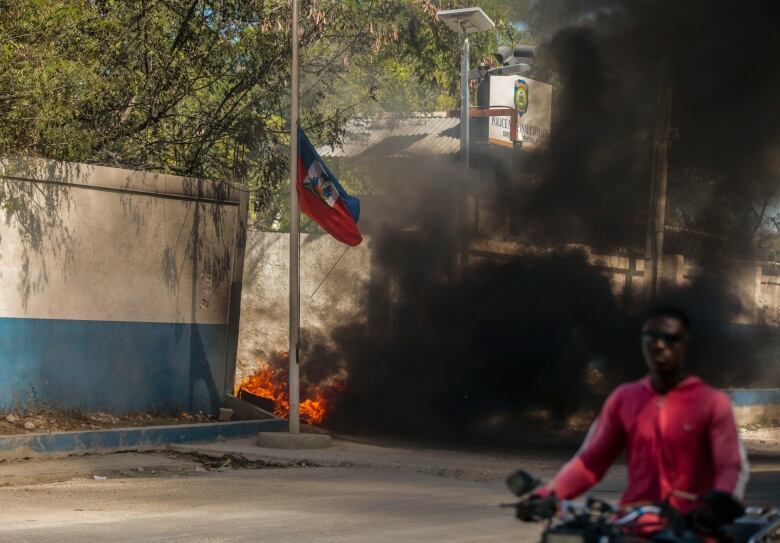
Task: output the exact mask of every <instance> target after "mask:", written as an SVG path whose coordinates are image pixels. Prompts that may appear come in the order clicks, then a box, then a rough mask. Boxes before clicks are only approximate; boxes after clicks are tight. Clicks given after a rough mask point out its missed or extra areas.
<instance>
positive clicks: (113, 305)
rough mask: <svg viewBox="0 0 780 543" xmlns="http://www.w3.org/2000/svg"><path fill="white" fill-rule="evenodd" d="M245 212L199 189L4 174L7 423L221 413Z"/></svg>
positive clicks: (0, 308)
mask: <svg viewBox="0 0 780 543" xmlns="http://www.w3.org/2000/svg"><path fill="white" fill-rule="evenodd" d="M247 201H248V200H247V195H246V193H245V192H244V191H242V190H240V189H239V188H237V187H234V186H231V185H227V184H224V183H218V182H210V181H205V180H200V179H192V178H182V177H176V176H169V175H161V174H153V173H147V172H134V171H129V170H121V169H115V168H105V167H99V166H92V165H85V164H70V163H58V162H52V161H43V160H31V159H9V160H5V161H2V162H0V205H2V209H0V217H1V218H2V220H0V410H7V409H11V408H14V407H16V406H19V405H24V404H26V403H29V402H31V401H39V402H40V401H42V402H45V403H47V404H49V405H53V406H57V407H70V408H83V409H99V410H105V411H111V412H128V411H147V410H169V409H184V410H198V411H212V412H213V411H215V410H217V409H218V408H219V406H220V405H222V402H223V400H224V395H225V392H226V391H229V390H231V389H232V385H233V376H234V371H235V352H236V346H237V334H238V317H239V312H240V297H241V277H242V270H243V246H244V240H245V235H246V234H245V232H246V207H247Z"/></svg>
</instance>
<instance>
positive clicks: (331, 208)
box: [298, 128, 363, 245]
mask: <svg viewBox="0 0 780 543" xmlns="http://www.w3.org/2000/svg"><path fill="white" fill-rule="evenodd" d="M298 199H299V201H300V206H301V211H303V212H304V213H306V215H308V216H309V217H311V219H312V220H313V221H314V222H316V223H317V224H319V225H320V226H321V227H322V228H323V229H324V230H325V231H326V232H328V233H329V234H330V235H331V236H333V237H334V238H336V239H337V240H339V241H340V242H342V243H346V244H347V245H358V244H359V243H360V242H361V241H363V236H361V235H360V230H358V225H357V223H358V220H359V219H360V200H358V199H357V198H355V197H354V196H350V195H349V194H347V191H345V190H344V188H343V187H342V186H341V185H340V184H339V182H338V180H337V179H336V176H335V175H333V173H331V171H330V170H329V169H328V167H327V166H326V165H325V162H323V161H322V158H320V155H319V154H318V153H317V151H316V150H315V149H314V146H313V145H312V144H311V142H310V141H309V138H307V137H306V134H304V133H303V130H302V129H300V128H299V129H298Z"/></svg>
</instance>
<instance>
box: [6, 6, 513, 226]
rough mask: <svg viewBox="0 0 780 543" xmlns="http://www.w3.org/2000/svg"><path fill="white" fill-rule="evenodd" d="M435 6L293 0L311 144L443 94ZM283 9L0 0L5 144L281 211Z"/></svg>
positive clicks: (452, 66) (448, 61)
mask: <svg viewBox="0 0 780 543" xmlns="http://www.w3.org/2000/svg"><path fill="white" fill-rule="evenodd" d="M440 4H441V5H440V6H438V8H442V7H453V6H459V5H460V4H462V2H441V3H440ZM438 8H437V7H436V6H434V3H433V2H431V1H430V0H391V1H379V0H303V1H302V2H301V29H300V36H301V45H302V59H301V65H302V72H303V74H302V81H303V88H302V106H303V108H302V124H303V126H304V127H305V128H306V129H307V130H308V131H309V132H310V133H311V135H312V137H313V138H314V139H315V140H316V141H320V142H324V143H330V144H337V143H338V142H339V141H340V139H341V137H342V136H343V125H344V122H345V119H346V118H347V117H348V116H349V115H353V114H356V113H360V112H370V111H371V104H376V103H379V101H383V102H384V103H385V104H387V103H390V101H391V99H390V96H399V97H400V98H399V99H397V100H396V103H395V104H394V105H393V106H391V109H394V108H399V109H400V108H403V107H404V106H410V107H413V108H423V107H424V106H425V105H426V102H431V103H435V105H436V106H441V105H447V104H448V103H450V102H448V100H447V98H445V96H447V95H449V94H454V93H453V89H455V88H456V87H455V86H456V82H457V73H458V63H457V56H458V51H459V49H458V40H457V36H455V35H454V34H453V33H451V32H449V31H448V30H447V29H446V28H443V25H441V24H440V23H438V22H437V21H436V20H435V12H436V9H438ZM289 20H290V2H289V1H287V0H139V1H137V2H120V1H116V0H0V40H1V41H2V44H3V45H2V47H0V114H2V116H3V119H4V121H5V122H4V123H3V125H2V126H1V127H0V152H2V153H3V154H21V155H37V156H44V157H48V158H53V159H60V160H71V161H81V162H90V163H101V164H107V165H114V166H122V167H128V168H134V169H145V170H155V171H161V172H169V173H174V174H179V175H186V176H199V177H207V178H214V179H222V180H231V181H238V182H241V183H244V184H247V185H248V186H249V187H250V188H252V190H253V209H255V210H257V212H258V213H259V216H260V217H266V218H273V217H277V216H278V211H279V208H280V206H279V205H278V204H279V202H278V200H279V199H278V197H277V195H278V194H279V188H280V185H281V184H282V183H283V182H284V179H285V177H286V168H287V160H288V159H287V149H288V144H289V141H288V140H289V135H288V128H287V127H288V126H289V119H288V116H289V114H288V111H289V65H290V62H289V59H290V35H289V28H288V27H289ZM500 28H501V27H500ZM494 43H495V36H494V35H484V36H480V38H479V39H478V40H477V44H476V48H477V50H478V51H482V52H486V51H487V50H489V49H492V47H493V44H494ZM401 88H403V89H405V91H404V92H402V93H398V92H397V91H398V89H401Z"/></svg>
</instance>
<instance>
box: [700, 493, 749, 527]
mask: <svg viewBox="0 0 780 543" xmlns="http://www.w3.org/2000/svg"><path fill="white" fill-rule="evenodd" d="M701 503H702V504H701V506H699V507H697V508H696V509H694V510H693V511H691V512H690V513H689V515H690V516H689V518H690V522H691V527H692V528H693V529H694V530H695V531H697V532H701V533H705V534H711V533H714V532H717V531H718V530H719V529H720V528H721V526H723V525H724V524H729V523H730V522H734V520H735V519H736V518H737V517H741V516H742V515H744V514H745V508H744V507H743V506H742V504H741V503H739V501H737V499H736V498H734V496H732V495H731V494H728V493H727V492H721V491H718V490H713V491H712V492H710V493H709V494H707V495H706V496H704V498H702V499H701Z"/></svg>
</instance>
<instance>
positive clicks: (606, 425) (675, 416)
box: [543, 377, 749, 511]
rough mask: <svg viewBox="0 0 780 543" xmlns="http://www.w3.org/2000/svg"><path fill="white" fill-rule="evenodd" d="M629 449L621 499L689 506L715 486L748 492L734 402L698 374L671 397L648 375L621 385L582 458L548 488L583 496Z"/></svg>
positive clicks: (739, 494) (686, 508)
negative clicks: (735, 420)
mask: <svg viewBox="0 0 780 543" xmlns="http://www.w3.org/2000/svg"><path fill="white" fill-rule="evenodd" d="M624 448H625V449H626V452H627V463H628V487H627V488H626V490H625V492H624V493H623V496H622V498H621V500H620V501H621V503H622V504H629V503H636V502H656V501H660V500H662V499H665V498H667V497H668V498H669V499H670V503H671V505H672V506H674V507H676V508H677V509H679V510H681V511H690V510H691V509H693V508H694V507H695V506H696V502H695V498H694V497H700V496H703V495H705V494H707V493H708V492H711V491H713V490H720V491H723V492H727V493H729V494H732V495H733V496H734V497H736V498H737V499H739V500H742V499H743V497H744V493H745V485H746V484H747V480H748V469H749V466H748V462H747V458H746V455H745V449H744V447H743V446H742V443H741V442H740V440H739V436H738V435H737V428H736V425H735V423H734V414H733V412H732V410H731V401H730V400H729V397H728V396H727V395H726V394H725V393H724V392H722V391H720V390H717V389H715V388H712V387H711V386H709V385H707V384H705V383H703V382H702V381H701V379H699V378H698V377H688V378H686V379H684V380H683V381H681V382H680V383H679V384H678V385H677V386H675V387H674V388H673V389H672V390H670V391H669V392H667V393H666V394H664V395H662V394H658V393H657V392H655V390H654V389H653V387H652V386H651V384H650V378H649V377H645V378H644V379H641V380H639V381H635V382H632V383H626V384H624V385H621V386H620V387H618V388H617V389H616V390H615V391H614V392H613V393H612V394H611V395H610V397H609V398H608V399H607V401H606V403H605V404H604V407H603V408H602V410H601V413H600V415H599V417H598V418H597V419H596V421H595V422H594V423H593V426H591V429H590V432H588V436H587V437H586V438H585V442H584V443H583V445H582V447H581V448H580V450H579V452H578V453H577V455H576V456H575V457H574V458H573V459H572V460H571V461H570V462H569V463H568V464H566V465H565V466H564V467H563V468H562V469H561V471H560V472H559V473H558V475H556V476H555V479H554V480H553V481H552V482H551V483H550V485H548V487H547V488H546V489H545V490H546V491H547V492H543V493H548V492H549V491H550V490H554V491H555V493H556V496H557V497H558V498H561V499H571V498H574V497H576V496H578V495H580V494H582V493H583V492H585V491H586V490H588V489H589V488H591V487H592V486H593V485H595V484H596V483H597V482H598V481H599V480H600V479H601V478H602V477H603V476H604V474H605V473H606V471H607V469H609V467H610V465H611V464H612V462H613V461H614V460H615V458H616V457H617V455H618V454H620V452H621V451H622V450H623V449H624ZM692 498H693V499H692Z"/></svg>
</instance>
